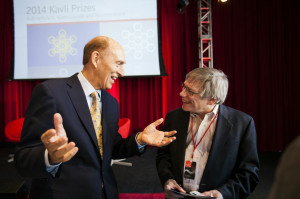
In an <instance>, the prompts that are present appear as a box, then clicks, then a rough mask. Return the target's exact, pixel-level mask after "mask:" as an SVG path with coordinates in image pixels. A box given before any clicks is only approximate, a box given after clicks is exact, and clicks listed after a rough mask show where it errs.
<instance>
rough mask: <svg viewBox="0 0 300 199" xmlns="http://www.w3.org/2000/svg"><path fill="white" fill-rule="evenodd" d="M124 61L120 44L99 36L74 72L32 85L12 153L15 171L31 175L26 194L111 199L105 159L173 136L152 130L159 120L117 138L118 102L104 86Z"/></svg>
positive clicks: (113, 183) (114, 195) (113, 185)
mask: <svg viewBox="0 0 300 199" xmlns="http://www.w3.org/2000/svg"><path fill="white" fill-rule="evenodd" d="M124 64H125V56H124V51H123V48H122V47H121V46H120V44H119V43H118V42H116V41H114V40H113V39H111V38H108V37H104V36H99V37H96V38H94V39H92V40H91V41H90V42H88V43H87V44H86V45H85V48H84V55H83V65H84V68H83V70H82V71H81V72H80V73H78V74H75V75H73V76H72V77H69V78H65V79H56V80H50V81H45V82H43V83H41V84H39V85H38V86H37V87H36V88H35V89H34V91H33V93H32V96H31V99H30V103H29V105H28V109H27V111H26V115H25V121H24V125H23V129H22V135H21V141H20V143H19V144H18V146H17V148H16V154H15V164H16V168H17V170H18V171H19V173H20V174H21V175H22V176H24V177H29V178H32V184H31V189H30V198H43V199H45V198H49V199H67V198H70V199H71V198H72V199H76V198H78V199H82V198H88V199H92V198H95V199H103V198H109V199H110V198H111V199H116V198H118V190H117V185H116V181H115V178H114V174H113V171H112V168H111V160H112V159H119V158H126V157H129V156H133V155H136V154H140V153H142V152H143V151H144V147H145V145H154V146H164V145H167V144H169V143H170V142H172V141H173V140H174V139H175V137H171V136H172V135H173V134H174V133H175V131H171V132H162V131H158V130H157V129H156V126H157V125H159V124H161V123H162V121H163V119H159V120H157V121H156V122H154V123H152V124H150V125H149V126H147V127H146V128H145V129H144V130H143V131H142V132H140V133H138V134H137V135H133V136H130V137H128V138H127V139H122V137H121V135H120V134H119V133H118V129H119V126H118V122H119V105H118V102H117V100H116V99H115V98H114V97H112V96H111V95H110V94H109V93H107V92H106V91H105V90H104V89H110V88H111V87H112V84H113V83H114V81H115V80H116V79H117V78H118V77H119V76H123V74H124V69H123V65H124ZM92 93H94V96H95V98H94V97H92V96H91V94H92ZM96 96H98V99H97V97H96ZM94 103H97V104H99V105H98V106H97V105H93V107H98V108H100V109H99V110H101V111H98V113H99V114H98V115H97V116H98V118H99V117H100V118H101V119H99V123H100V121H101V126H102V127H101V131H99V132H101V133H99V134H97V135H99V137H100V138H99V137H98V138H97V136H96V132H98V130H99V129H100V128H98V129H97V128H96V127H95V128H94V123H93V121H92V117H91V116H92V115H93V113H92V112H90V108H91V107H92V104H94ZM96 123H97V122H96ZM95 129H97V130H95ZM99 140H101V142H99ZM99 143H100V144H99ZM141 169H143V168H141Z"/></svg>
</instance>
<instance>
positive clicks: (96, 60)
mask: <svg viewBox="0 0 300 199" xmlns="http://www.w3.org/2000/svg"><path fill="white" fill-rule="evenodd" d="M91 60H92V64H93V66H94V67H96V68H97V66H98V63H99V62H100V54H99V52H98V51H94V52H92V54H91Z"/></svg>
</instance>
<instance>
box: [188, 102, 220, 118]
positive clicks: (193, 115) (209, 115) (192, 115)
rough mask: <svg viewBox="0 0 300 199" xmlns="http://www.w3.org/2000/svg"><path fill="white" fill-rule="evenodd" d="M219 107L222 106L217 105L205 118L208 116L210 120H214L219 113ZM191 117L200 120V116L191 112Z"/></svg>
mask: <svg viewBox="0 0 300 199" xmlns="http://www.w3.org/2000/svg"><path fill="white" fill-rule="evenodd" d="M219 106H220V105H219V104H216V105H215V107H214V109H213V110H212V112H209V113H206V114H205V116H208V117H209V118H213V117H214V116H215V115H216V114H217V113H218V110H219ZM190 116H191V117H193V118H199V116H198V114H196V113H192V112H190Z"/></svg>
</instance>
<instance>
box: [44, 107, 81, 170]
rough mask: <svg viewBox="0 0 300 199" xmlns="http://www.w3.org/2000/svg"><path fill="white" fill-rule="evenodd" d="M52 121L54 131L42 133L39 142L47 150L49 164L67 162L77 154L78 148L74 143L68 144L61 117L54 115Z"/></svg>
mask: <svg viewBox="0 0 300 199" xmlns="http://www.w3.org/2000/svg"><path fill="white" fill-rule="evenodd" d="M53 120H54V128H55V129H49V130H48V131H46V132H45V133H43V135H42V136H41V140H42V142H43V144H44V145H45V147H46V149H47V150H48V154H49V162H50V164H58V163H60V162H66V161H69V160H70V159H71V158H72V157H73V156H74V155H75V154H76V153H77V151H78V147H76V146H75V143H74V142H69V143H68V137H67V134H66V131H65V129H64V126H63V124H62V122H63V119H62V117H61V115H60V114H59V113H55V114H54V116H53Z"/></svg>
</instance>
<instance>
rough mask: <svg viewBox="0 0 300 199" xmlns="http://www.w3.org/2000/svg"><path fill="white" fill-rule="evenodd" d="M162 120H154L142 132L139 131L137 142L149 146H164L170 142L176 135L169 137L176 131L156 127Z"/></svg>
mask: <svg viewBox="0 0 300 199" xmlns="http://www.w3.org/2000/svg"><path fill="white" fill-rule="evenodd" d="M163 121H164V119H163V118H160V119H158V120H156V121H155V122H153V123H151V124H149V125H148V126H147V127H146V128H145V129H144V130H143V132H141V133H140V134H139V135H138V137H137V141H138V143H139V144H147V145H151V146H158V147H161V146H165V145H168V144H170V143H171V142H172V141H173V140H175V139H176V137H170V136H172V135H174V134H175V133H176V131H169V132H163V131H159V130H157V129H156V127H157V126H158V125H160V124H161V123H162V122H163Z"/></svg>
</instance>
